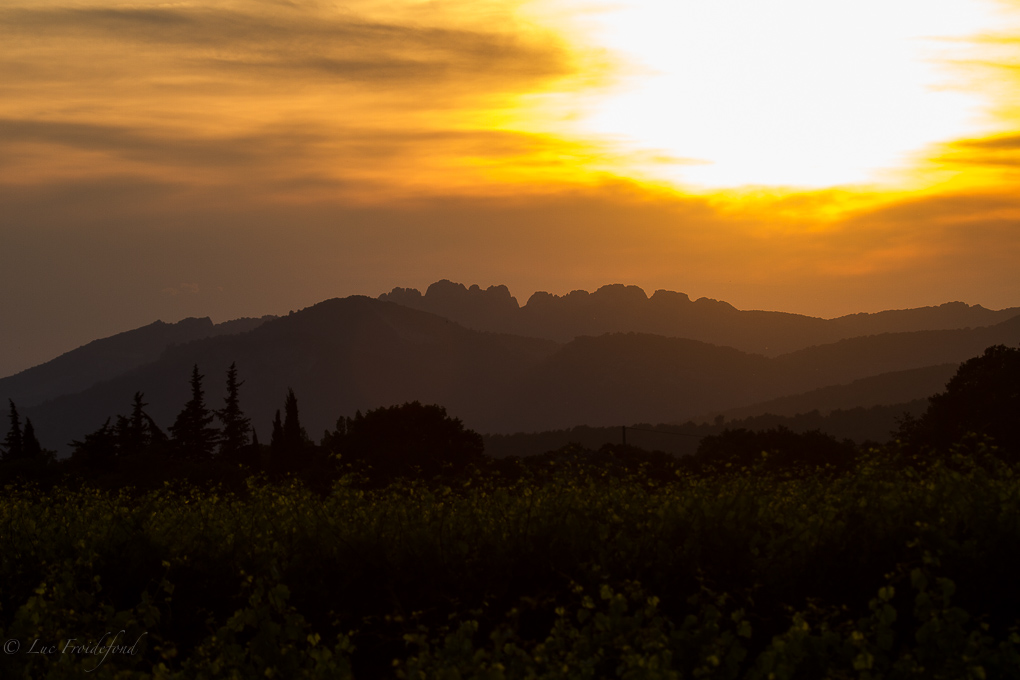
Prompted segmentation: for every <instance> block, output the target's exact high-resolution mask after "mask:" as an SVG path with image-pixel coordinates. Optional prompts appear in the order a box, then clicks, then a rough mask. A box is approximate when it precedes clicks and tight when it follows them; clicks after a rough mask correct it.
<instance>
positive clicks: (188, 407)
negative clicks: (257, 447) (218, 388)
mask: <svg viewBox="0 0 1020 680" xmlns="http://www.w3.org/2000/svg"><path fill="white" fill-rule="evenodd" d="M204 377H205V376H203V375H201V374H200V373H199V372H198V364H195V366H194V368H193V369H192V371H191V399H190V400H189V401H188V403H187V404H185V405H184V409H183V410H182V411H181V412H180V413H179V414H177V420H175V421H174V424H173V425H172V426H171V427H170V435H171V437H172V438H173V445H174V450H175V452H176V453H177V454H178V455H180V456H182V457H186V458H197V459H200V460H208V459H209V458H212V454H213V450H214V449H215V448H216V443H217V441H218V440H219V431H218V430H217V429H216V428H214V427H210V423H212V421H213V417H214V416H213V414H212V413H210V412H209V409H207V408H206V407H205V398H204V397H205V393H204V392H203V391H202V378H204Z"/></svg>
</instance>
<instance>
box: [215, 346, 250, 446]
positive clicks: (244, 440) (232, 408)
mask: <svg viewBox="0 0 1020 680" xmlns="http://www.w3.org/2000/svg"><path fill="white" fill-rule="evenodd" d="M243 384H244V381H240V382H238V380H237V365H236V363H232V364H230V368H229V369H228V370H227V396H226V397H225V398H224V400H223V401H224V406H223V408H222V409H220V410H219V411H217V412H216V417H217V418H219V419H220V422H221V423H223V429H222V431H221V438H220V456H221V457H223V458H230V459H237V458H238V457H239V456H241V454H242V452H243V451H244V450H245V447H246V446H248V431H249V430H250V429H251V421H250V420H249V419H248V418H246V417H245V415H244V413H243V412H242V411H241V406H240V401H239V399H238V395H237V393H238V389H239V388H240V387H241V385H243Z"/></svg>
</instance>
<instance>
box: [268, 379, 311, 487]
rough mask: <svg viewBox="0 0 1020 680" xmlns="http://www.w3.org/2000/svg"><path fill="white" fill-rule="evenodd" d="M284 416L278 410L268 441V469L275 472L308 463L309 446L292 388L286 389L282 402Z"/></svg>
mask: <svg viewBox="0 0 1020 680" xmlns="http://www.w3.org/2000/svg"><path fill="white" fill-rule="evenodd" d="M283 410H284V418H283V422H282V423H281V422H280V412H279V411H277V412H276V420H275V421H273V439H272V441H271V442H270V445H269V448H270V456H271V457H270V469H271V470H272V471H273V472H276V473H285V472H296V471H297V470H300V469H301V468H302V467H304V466H305V465H306V464H307V463H308V460H307V459H308V456H307V455H306V454H307V453H308V452H307V449H308V448H309V447H310V446H311V442H310V441H309V440H308V435H307V434H306V433H305V428H303V427H302V426H301V417H300V415H299V413H298V403H297V397H296V396H294V390H293V389H292V388H288V389H287V399H286V401H285V402H284V408H283Z"/></svg>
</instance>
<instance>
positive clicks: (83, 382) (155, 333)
mask: <svg viewBox="0 0 1020 680" xmlns="http://www.w3.org/2000/svg"><path fill="white" fill-rule="evenodd" d="M270 318H273V317H269V316H264V317H262V318H261V319H251V318H243V319H234V320H233V321H226V322H223V323H219V324H214V323H213V322H212V320H211V319H210V318H209V317H205V318H201V319H196V318H188V319H183V320H182V321H178V322H177V323H172V324H169V323H163V322H162V321H155V322H153V323H151V324H149V325H148V326H142V327H141V328H136V329H134V330H130V331H125V332H123V333H118V334H116V335H112V336H110V337H108V338H102V339H99V340H94V341H92V342H90V343H88V344H87V345H84V346H82V347H79V348H78V349H75V350H71V351H70V352H66V353H64V354H62V355H60V356H59V357H57V358H55V359H53V360H52V361H47V362H46V363H44V364H40V365H39V366H34V367H32V368H29V369H26V370H24V371H21V372H20V373H16V374H15V375H12V376H8V377H6V378H3V379H0V396H2V397H3V398H5V399H13V400H14V401H15V402H17V403H18V405H19V406H23V407H28V406H34V405H36V404H39V403H41V402H43V401H46V400H47V399H53V398H56V397H59V396H61V395H64V394H74V393H76V392H81V391H82V390H84V389H86V388H88V387H91V386H92V385H95V384H96V383H98V382H100V381H103V380H109V379H111V378H114V377H116V376H118V375H122V374H124V373H126V372H127V371H130V370H131V369H133V368H137V367H139V366H142V365H144V364H147V363H149V362H151V361H155V360H156V359H157V358H158V357H159V355H160V354H162V353H163V351H164V350H166V349H167V348H168V347H170V346H172V345H176V344H181V343H186V342H191V341H193V340H198V339H200V338H208V337H215V336H220V335H231V334H234V333H244V332H247V331H249V330H251V329H253V328H257V327H258V326H259V325H261V324H262V323H264V322H265V321H266V320H267V319H270Z"/></svg>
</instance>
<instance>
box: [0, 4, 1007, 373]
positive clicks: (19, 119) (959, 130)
mask: <svg viewBox="0 0 1020 680" xmlns="http://www.w3.org/2000/svg"><path fill="white" fill-rule="evenodd" d="M0 45H3V49H2V50H0V286H2V288H3V291H4V294H3V295H2V296H0V320H2V321H0V376H3V375H9V374H12V373H14V372H17V371H20V370H23V369H24V368H27V367H29V366H32V365H35V364H38V363H42V362H44V361H47V360H49V359H51V358H53V357H55V356H57V355H58V354H60V353H62V352H65V351H68V350H70V349H73V348H75V347H77V346H80V345H82V344H84V343H86V342H89V341H91V340H93V339H95V338H99V337H104V336H108V335H111V334H113V333H117V332H120V331H124V330H128V329H131V328H135V327H138V326H141V325H144V324H148V323H151V322H152V321H155V320H156V319H161V320H163V321H166V322H173V321H177V320H179V319H182V318H185V317H188V316H199V317H201V316H209V317H212V319H213V320H214V321H217V322H218V321H225V320H228V319H231V318H237V317H241V316H262V315H263V314H285V313H287V312H288V311H290V310H293V309H300V308H303V307H306V306H309V305H311V304H314V303H316V302H319V301H321V300H324V299H328V298H332V297H342V296H346V295H352V294H364V295H371V296H377V295H379V294H380V293H383V292H387V291H389V290H390V289H392V288H393V287H396V286H402V287H416V288H419V289H421V290H423V291H424V289H425V288H426V287H427V286H428V285H429V284H430V283H432V282H434V281H436V280H439V279H443V278H446V279H451V280H453V281H458V282H462V283H465V284H468V285H470V284H479V285H481V286H482V287H487V286H489V285H499V284H505V285H507V286H508V287H509V288H510V290H511V292H512V293H513V294H514V295H515V296H516V297H517V298H518V300H519V301H520V303H521V304H524V303H525V302H526V300H527V298H528V297H529V296H530V295H531V294H532V293H533V292H535V291H539V290H544V291H548V292H551V293H555V294H565V293H567V292H569V291H571V290H575V289H586V290H594V289H595V288H597V287H599V286H601V285H604V284H609V283H625V284H634V285H639V286H641V287H642V288H644V289H645V290H646V292H648V293H649V294H651V293H652V292H653V291H655V290H657V289H660V288H665V289H668V290H677V291H681V292H684V293H687V294H688V295H690V296H691V297H692V299H693V298H698V297H711V298H715V299H722V300H726V301H727V302H730V303H731V304H733V305H735V306H736V307H738V308H741V309H769V310H780V311H790V312H797V313H804V314H811V315H814V316H824V317H833V316H839V315H842V314H847V313H853V312H860V311H879V310H882V309H902V308H909V307H918V306H925V305H934V304H941V303H943V302H948V301H955V300H962V301H964V302H967V303H969V304H981V305H984V306H985V307H989V308H992V309H999V308H1003V307H1012V306H1020V267H1018V266H1017V265H1018V264H1020V191H1018V188H1020V0H1009V1H1005V0H1001V1H1000V0H846V1H844V0H824V1H820V0H713V1H712V2H704V1H703V0H615V1H611V0H597V1H585V0H530V1H525V0H507V1H500V2H496V1H489V0H449V1H444V0H437V1H433V2H418V1H404V0H389V1H382V0H352V1H349V2H343V3H340V2H319V1H315V0H312V1H304V0H293V1H291V0H223V1H218V2H205V1H202V0H196V1H192V2H187V1H185V2H156V1H150V0H137V1H135V2H113V1H110V0H5V2H3V3H2V4H0Z"/></svg>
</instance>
